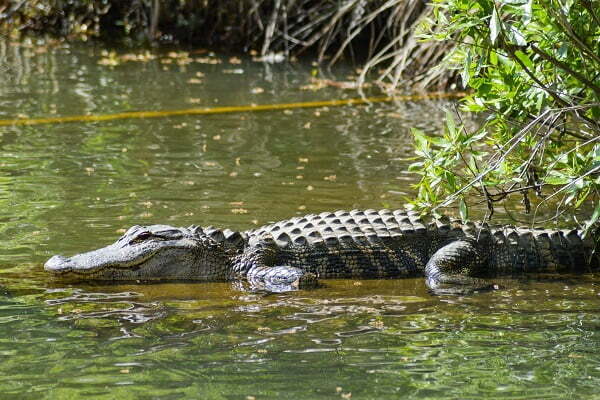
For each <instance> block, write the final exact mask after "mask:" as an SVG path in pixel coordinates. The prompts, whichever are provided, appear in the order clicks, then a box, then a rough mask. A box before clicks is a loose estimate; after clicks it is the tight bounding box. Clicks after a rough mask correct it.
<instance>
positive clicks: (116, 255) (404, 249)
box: [44, 209, 600, 292]
mask: <svg viewBox="0 0 600 400" xmlns="http://www.w3.org/2000/svg"><path fill="white" fill-rule="evenodd" d="M593 236H594V235H589V236H587V237H584V235H583V234H582V232H581V231H579V230H547V229H526V228H515V227H512V226H489V225H488V224H487V223H481V222H466V223H462V222H461V221H460V220H457V219H450V218H447V217H442V218H433V217H421V216H419V214H417V213H416V212H412V211H407V210H387V209H384V210H364V211H361V210H352V211H336V212H331V213H330V212H324V213H321V214H318V215H306V216H303V217H295V218H291V219H288V220H284V221H280V222H277V223H273V224H270V225H266V226H263V227H259V228H257V229H251V230H247V231H243V232H239V231H232V230H229V229H224V230H222V229H217V228H214V227H212V226H210V227H205V228H202V227H199V226H195V225H192V226H190V227H187V228H176V227H172V226H168V225H150V226H138V225H136V226H133V227H131V228H130V229H129V230H128V231H127V232H126V233H125V234H124V235H123V236H122V237H121V238H119V239H118V240H117V241H116V242H115V243H113V244H111V245H109V246H107V247H104V248H101V249H98V250H95V251H91V252H87V253H82V254H78V255H75V256H73V257H70V258H67V257H63V256H54V257H52V258H50V259H49V260H48V261H47V262H46V264H45V266H44V268H45V269H46V270H47V271H49V272H51V273H52V274H54V275H56V276H58V277H63V278H75V279H91V280H105V281H115V280H133V281H157V280H161V281H162V280H199V281H233V280H242V281H244V282H246V283H247V284H249V286H250V287H251V288H253V289H258V290H265V291H270V292H283V291H289V290H296V289H298V288H305V287H310V286H314V285H316V284H317V282H318V279H320V278H350V277H352V278H388V277H390V278H391V277H413V276H423V275H424V276H425V279H426V283H427V285H428V286H429V287H430V288H431V289H432V290H434V291H436V290H439V291H441V292H443V291H444V290H449V291H452V290H454V289H456V290H457V291H458V292H460V291H461V290H463V289H469V290H479V289H484V288H489V287H493V286H494V284H493V283H491V282H490V280H489V277H492V276H507V275H510V276H513V275H515V274H521V273H530V272H532V273H576V272H577V273H583V272H593V271H596V270H598V269H600V257H599V256H598V254H597V252H596V246H597V242H598V240H597V238H596V237H593ZM461 288H462V289H461Z"/></svg>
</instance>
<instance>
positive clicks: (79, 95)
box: [0, 43, 600, 399]
mask: <svg viewBox="0 0 600 400" xmlns="http://www.w3.org/2000/svg"><path fill="white" fill-rule="evenodd" d="M134 53H135V54H134ZM115 54H116V55H111V53H110V52H103V50H102V49H97V48H95V47H94V46H88V47H75V46H71V47H66V46H64V45H60V46H58V47H45V46H42V45H31V46H16V45H11V44H8V43H3V44H2V46H0V55H1V56H2V62H3V69H2V71H3V72H2V73H3V76H4V77H5V78H6V79H5V80H3V82H2V84H1V85H0V118H15V117H19V118H27V117H30V118H39V117H48V116H61V115H62V116H64V115H87V114H107V113H117V112H126V111H142V110H165V109H168V110H173V109H182V108H190V107H196V106H217V105H245V104H252V103H256V104H269V103H283V102H297V101H308V100H321V99H332V98H348V97H355V96H356V93H355V92H352V91H343V90H340V89H338V88H335V87H324V88H322V87H321V86H319V84H316V83H315V80H314V79H313V78H314V76H315V75H317V76H319V77H321V78H327V79H334V80H338V81H340V80H348V79H351V77H352V76H353V75H354V74H355V71H353V69H352V68H350V67H347V68H345V67H341V69H340V70H338V72H337V75H332V74H330V75H328V72H326V71H318V70H317V69H315V67H313V66H311V65H308V64H303V63H285V64H277V65H265V64H261V63H253V62H252V61H251V60H249V59H238V58H237V57H230V56H223V55H216V54H212V55H211V54H208V53H206V52H198V53H194V52H193V51H190V52H187V53H182V52H173V53H171V52H169V51H157V52H156V53H150V54H151V55H152V57H146V56H143V55H144V54H147V53H146V52H145V51H135V52H131V51H128V50H119V51H116V53H115ZM132 54H134V55H136V58H135V60H137V61H131V60H133V59H134V57H133V56H132ZM140 55H142V56H140ZM111 57H112V58H111ZM115 57H116V58H115ZM111 60H113V61H114V62H113V61H111ZM344 68H345V69H344ZM317 83H318V81H317ZM447 107H451V104H449V103H446V102H440V101H431V102H422V103H414V102H413V103H403V104H397V105H382V104H379V105H370V106H358V107H339V108H333V107H332V108H323V107H321V108H317V109H306V110H293V111H285V112H284V111H275V112H265V113H240V114H223V115H213V116H202V117H200V116H187V117H171V118H164V119H147V120H144V119H140V120H119V121H109V122H102V123H70V124H55V125H38V126H30V127H23V126H20V127H5V128H1V129H0V205H1V206H0V237H1V239H2V240H1V241H0V357H1V360H2V363H0V393H2V395H1V396H0V397H3V398H4V397H6V398H23V399H28V398H31V399H39V398H57V399H58V398H61V399H62V398H83V397H88V398H100V399H101V398H106V399H114V398H123V399H128V398H161V399H163V398H164V399H171V398H173V399H176V398H210V399H252V398H255V399H265V398H290V399H292V398H293V399H298V398H306V399H318V398H323V399H349V398H353V399H382V398H390V399H396V398H444V399H452V398H456V399H464V398H473V399H475V398H477V399H478V398H544V399H546V398H597V388H598V387H599V386H600V351H599V350H598V349H599V348H600V317H599V315H600V313H599V311H600V279H599V277H597V276H594V275H590V276H583V277H562V278H550V277H546V278H544V279H512V280H506V281H505V282H503V285H502V286H503V287H504V289H503V290H498V291H493V292H488V293H480V294H478V295H475V296H470V297H443V296H441V297H435V296H432V295H431V294H430V293H429V292H428V291H427V290H426V287H425V284H424V282H423V279H405V280H364V281H355V280H341V281H325V282H323V286H322V287H319V288H317V289H314V290H310V291H299V292H295V293H287V294H261V293H248V292H244V291H241V290H240V289H239V288H237V287H236V285H235V284H230V283H195V284H189V283H180V284H177V283H169V284H153V285H135V284H127V285H101V284H94V285H92V284H83V283H80V284H67V283H64V282H60V281H54V280H52V279H50V278H49V277H48V276H47V275H46V274H45V273H44V272H43V271H42V268H41V266H42V263H43V262H44V261H45V260H46V259H47V258H49V257H50V256H51V255H53V254H66V255H70V254H73V253H76V252H81V251H85V250H89V249H91V248H95V247H98V246H100V245H104V244H107V243H110V242H112V241H113V240H114V239H115V238H116V237H118V236H119V235H120V234H121V232H123V230H124V229H126V228H127V227H129V226H131V225H134V224H150V223H168V224H172V225H181V226H188V225H190V224H200V225H209V224H210V225H217V226H226V227H230V228H234V229H248V228H252V227H255V226H256V225H259V224H264V223H267V222H269V221H275V220H279V219H282V218H287V217H290V216H295V215H300V214H305V213H314V212H321V211H327V210H334V209H341V208H343V209H351V208H381V207H392V208H393V207H397V206H400V205H401V204H402V203H404V197H407V196H410V195H411V194H412V190H413V189H412V188H411V186H410V185H411V183H413V182H414V179H415V177H414V176H411V175H410V174H407V172H406V168H407V165H408V164H409V163H410V162H411V161H410V157H412V150H411V145H410V143H411V139H410V133H409V129H410V127H411V126H416V127H420V128H422V129H426V130H429V131H434V130H436V129H438V128H439V126H441V125H442V118H443V115H444V108H447ZM516 215H520V214H519V210H518V209H517V210H516Z"/></svg>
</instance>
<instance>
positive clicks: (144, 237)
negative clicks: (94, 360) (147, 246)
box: [129, 232, 152, 244]
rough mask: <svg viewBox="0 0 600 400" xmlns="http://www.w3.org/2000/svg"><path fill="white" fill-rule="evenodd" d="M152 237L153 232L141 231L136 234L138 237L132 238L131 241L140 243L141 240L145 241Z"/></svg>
mask: <svg viewBox="0 0 600 400" xmlns="http://www.w3.org/2000/svg"><path fill="white" fill-rule="evenodd" d="M151 237H152V234H151V233H150V232H141V233H139V234H138V235H136V237H134V238H133V239H131V241H130V242H129V243H132V244H134V243H139V242H143V241H144V240H147V239H150V238H151Z"/></svg>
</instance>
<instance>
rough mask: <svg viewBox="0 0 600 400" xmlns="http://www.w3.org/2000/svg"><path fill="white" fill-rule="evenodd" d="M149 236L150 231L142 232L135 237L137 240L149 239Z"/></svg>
mask: <svg viewBox="0 0 600 400" xmlns="http://www.w3.org/2000/svg"><path fill="white" fill-rule="evenodd" d="M151 236H152V234H151V233H150V232H142V233H140V234H139V235H138V236H137V238H138V239H139V240H146V239H150V237H151Z"/></svg>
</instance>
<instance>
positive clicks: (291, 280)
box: [246, 265, 317, 293]
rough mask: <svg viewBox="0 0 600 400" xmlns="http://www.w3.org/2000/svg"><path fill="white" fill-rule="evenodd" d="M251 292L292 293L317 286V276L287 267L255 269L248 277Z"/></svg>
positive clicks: (249, 272)
mask: <svg viewBox="0 0 600 400" xmlns="http://www.w3.org/2000/svg"><path fill="white" fill-rule="evenodd" d="M246 278H247V279H248V283H249V284H250V289H251V290H258V291H267V292H274V293H282V292H291V291H295V290H299V289H306V288H311V287H315V286H317V277H316V275H315V274H313V273H310V272H306V271H303V270H302V269H300V268H295V267H290V266H287V265H278V266H274V267H254V268H252V269H251V270H250V271H248V274H247V275H246Z"/></svg>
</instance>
